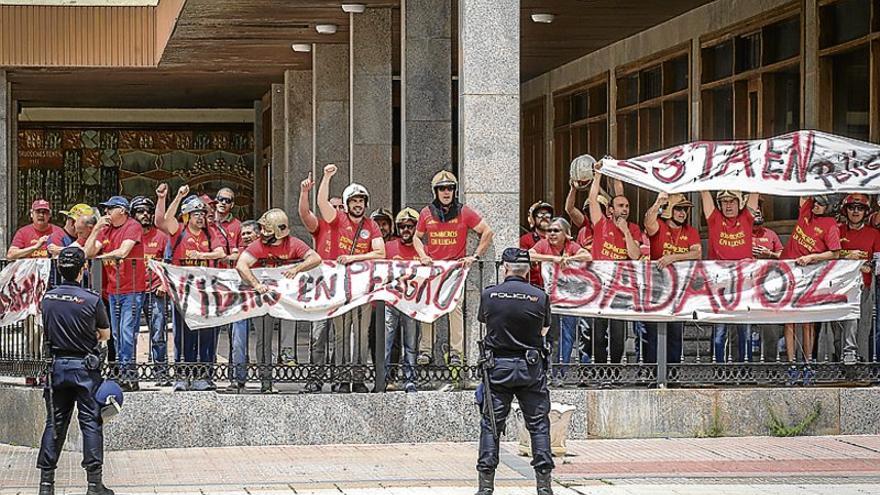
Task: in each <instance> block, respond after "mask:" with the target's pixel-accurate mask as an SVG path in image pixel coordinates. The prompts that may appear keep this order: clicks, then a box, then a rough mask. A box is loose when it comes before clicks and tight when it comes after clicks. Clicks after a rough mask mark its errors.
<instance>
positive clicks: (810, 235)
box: [782, 198, 840, 260]
mask: <svg viewBox="0 0 880 495" xmlns="http://www.w3.org/2000/svg"><path fill="white" fill-rule="evenodd" d="M839 249H840V228H838V226H837V222H835V221H834V219H833V218H832V217H817V216H814V215H813V199H812V198H810V199H808V200H806V201H804V204H803V205H801V211H800V213H799V214H798V221H797V223H796V224H795V226H794V231H792V233H791V237H789V238H788V244H786V245H785V249H784V250H783V251H782V259H784V260H793V259H796V258H799V257H801V256H806V255H808V254H814V253H824V252H825V251H837V250H839Z"/></svg>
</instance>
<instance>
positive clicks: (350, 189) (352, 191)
mask: <svg viewBox="0 0 880 495" xmlns="http://www.w3.org/2000/svg"><path fill="white" fill-rule="evenodd" d="M355 196H363V197H364V199H365V200H366V204H367V205H369V204H370V193H368V192H367V188H366V187H364V186H362V185H360V184H358V183H357V182H352V183H351V184H349V185H347V186H345V190H343V191H342V204H344V205H345V207H346V208H348V200H350V199H351V198H353V197H355Z"/></svg>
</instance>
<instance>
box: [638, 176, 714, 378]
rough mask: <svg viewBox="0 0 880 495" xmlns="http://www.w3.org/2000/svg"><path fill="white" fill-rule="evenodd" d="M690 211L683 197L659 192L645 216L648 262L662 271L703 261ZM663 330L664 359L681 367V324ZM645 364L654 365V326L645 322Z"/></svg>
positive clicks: (654, 324) (655, 333)
mask: <svg viewBox="0 0 880 495" xmlns="http://www.w3.org/2000/svg"><path fill="white" fill-rule="evenodd" d="M693 207H694V204H693V203H691V202H690V201H689V200H688V199H687V198H686V197H685V196H684V195H683V194H673V195H671V196H670V195H669V194H667V193H663V192H661V193H660V194H658V195H657V200H656V201H654V204H653V205H651V207H650V208H648V211H647V212H646V213H645V233H646V234H648V239H649V240H650V242H651V259H652V260H656V261H657V266H658V267H659V268H660V269H661V270H662V269H664V268H666V267H667V266H669V265H671V264H672V263H676V262H679V261H688V260H698V259H700V258H701V257H702V255H703V248H702V246H701V245H700V234H699V232H697V229H695V228H693V227H691V226H690V225H688V224H687V220H688V213H689V212H690V209H691V208H693ZM658 217H659V219H658ZM666 330H667V334H668V337H667V340H666V359H667V361H668V362H670V363H680V362H681V348H682V341H681V338H682V335H683V333H684V323H682V322H680V321H670V322H668V323H667V324H666ZM644 361H645V362H648V363H656V362H657V323H656V322H645V357H644Z"/></svg>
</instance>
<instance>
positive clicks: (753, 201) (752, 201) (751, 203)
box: [746, 193, 761, 211]
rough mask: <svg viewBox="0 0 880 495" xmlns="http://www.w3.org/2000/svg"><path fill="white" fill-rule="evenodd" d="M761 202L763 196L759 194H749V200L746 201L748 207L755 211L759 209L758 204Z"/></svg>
mask: <svg viewBox="0 0 880 495" xmlns="http://www.w3.org/2000/svg"><path fill="white" fill-rule="evenodd" d="M760 200H761V195H760V194H758V193H749V199H747V200H746V206H747V207H748V208H749V209H750V210H751V211H755V210H757V209H758V202H759V201H760Z"/></svg>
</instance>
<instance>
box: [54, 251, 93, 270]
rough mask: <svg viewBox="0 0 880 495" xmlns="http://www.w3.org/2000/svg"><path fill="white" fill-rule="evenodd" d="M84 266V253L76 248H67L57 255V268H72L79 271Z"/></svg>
mask: <svg viewBox="0 0 880 495" xmlns="http://www.w3.org/2000/svg"><path fill="white" fill-rule="evenodd" d="M85 264H86V253H84V252H83V250H82V249H80V248H78V247H76V246H69V247H66V248H64V249H62V250H61V254H59V255H58V267H59V268H72V269H74V270H79V269H80V268H82V267H83V265H85Z"/></svg>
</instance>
